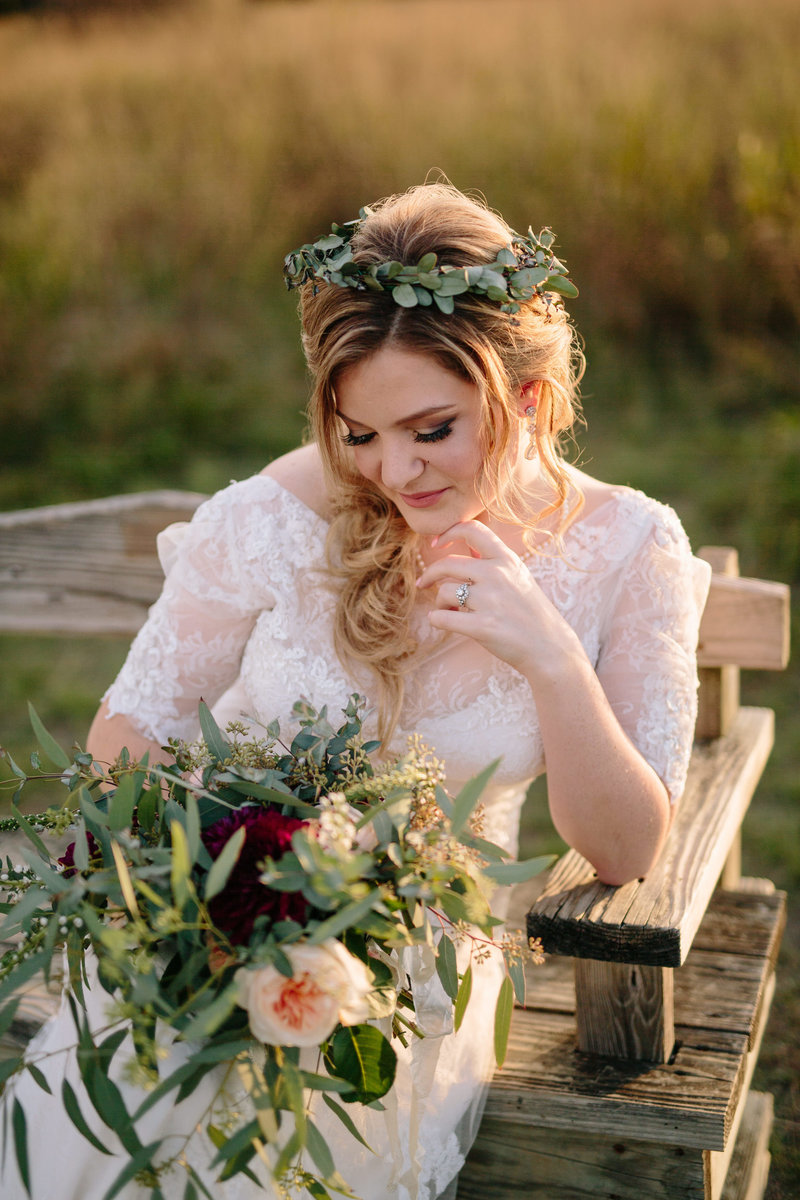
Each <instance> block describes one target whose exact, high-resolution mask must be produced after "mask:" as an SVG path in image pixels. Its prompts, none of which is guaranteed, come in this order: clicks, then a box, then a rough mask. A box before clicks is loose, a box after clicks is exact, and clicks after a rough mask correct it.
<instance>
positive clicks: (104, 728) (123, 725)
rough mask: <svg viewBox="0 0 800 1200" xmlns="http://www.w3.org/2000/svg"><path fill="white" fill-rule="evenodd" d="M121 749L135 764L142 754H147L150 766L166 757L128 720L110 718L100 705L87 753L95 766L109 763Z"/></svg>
mask: <svg viewBox="0 0 800 1200" xmlns="http://www.w3.org/2000/svg"><path fill="white" fill-rule="evenodd" d="M123 747H127V749H128V751H129V752H130V755H131V758H132V759H133V760H134V761H136V760H137V759H140V758H143V757H144V755H145V754H149V756H150V762H151V763H155V762H163V760H164V758H165V757H167V756H166V755H165V751H164V750H162V749H161V746H160V745H159V744H158V742H153V741H150V740H149V739H148V738H146V737H143V736H142V734H141V733H139V732H138V730H137V729H136V727H135V726H134V725H133V724H132V723H131V722H130V721H129V720H128V718H127V717H124V716H121V715H120V714H119V713H116V714H115V715H114V716H111V717H110V716H109V715H108V707H107V705H106V703H105V701H103V703H102V704H101V705H100V708H99V709H98V710H97V714H96V715H95V718H94V720H93V721H92V726H91V729H90V730H89V736H88V738H87V749H88V751H89V753H90V754H91V755H92V758H94V759H96V760H97V762H99V763H112V762H114V760H115V759H116V758H117V757H118V756H119V752H120V750H122V748H123Z"/></svg>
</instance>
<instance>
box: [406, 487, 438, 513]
mask: <svg viewBox="0 0 800 1200" xmlns="http://www.w3.org/2000/svg"><path fill="white" fill-rule="evenodd" d="M446 491H447V488H439V490H438V491H436V492H416V493H415V494H414V495H413V496H406V495H403V493H402V492H401V493H400V499H401V500H402V501H403V503H404V504H408V505H410V506H411V508H429V507H430V506H431V505H432V504H435V503H436V501H437V500H438V499H439V497H440V496H443V495H444V493H445V492H446Z"/></svg>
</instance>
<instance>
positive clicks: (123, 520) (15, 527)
mask: <svg viewBox="0 0 800 1200" xmlns="http://www.w3.org/2000/svg"><path fill="white" fill-rule="evenodd" d="M203 499H204V497H203V496H201V495H200V494H198V493H194V492H178V491H162V492H142V493H135V494H132V495H129V496H113V497H110V498H109V499H107V500H88V501H85V502H83V503H80V504H57V505H52V506H48V507H45V508H36V509H26V510H23V511H20V512H11V513H0V631H2V632H6V633H53V634H72V635H75V634H78V635H93V634H117V635H120V636H131V635H132V634H134V633H136V632H137V630H138V629H139V628H140V627H141V625H142V623H143V621H144V619H145V617H146V615H147V609H148V607H149V606H150V605H151V604H152V603H153V601H154V600H155V599H156V598H157V597H158V594H159V592H160V591H161V586H162V584H163V581H164V576H163V572H162V570H161V566H160V563H159V561H158V556H157V554H156V534H157V533H158V532H159V531H160V530H161V529H164V528H165V527H166V526H167V525H170V524H172V523H173V522H175V521H186V520H189V519H190V518H191V516H192V513H193V512H194V510H195V509H196V508H197V505H198V504H199V503H200V502H201V501H202V500H203Z"/></svg>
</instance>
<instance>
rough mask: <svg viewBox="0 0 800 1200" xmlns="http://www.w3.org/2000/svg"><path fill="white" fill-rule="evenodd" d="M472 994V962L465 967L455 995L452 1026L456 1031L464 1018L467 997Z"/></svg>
mask: <svg viewBox="0 0 800 1200" xmlns="http://www.w3.org/2000/svg"><path fill="white" fill-rule="evenodd" d="M471 995H472V963H470V965H469V966H468V967H467V969H466V971H465V972H464V974H463V976H462V979H461V986H460V987H459V989H458V995H457V996H456V1007H455V1010H454V1013H453V1027H454V1028H455V1031H456V1033H458V1031H459V1029H460V1028H461V1022H462V1021H463V1020H464V1013H465V1012H466V1011H467V1005H468V1004H469V998H470V996H471Z"/></svg>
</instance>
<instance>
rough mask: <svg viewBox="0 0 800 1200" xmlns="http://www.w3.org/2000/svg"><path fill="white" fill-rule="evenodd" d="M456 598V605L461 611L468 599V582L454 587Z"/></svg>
mask: <svg viewBox="0 0 800 1200" xmlns="http://www.w3.org/2000/svg"><path fill="white" fill-rule="evenodd" d="M456 600H457V601H458V607H459V608H460V609H461V610H462V611H463V610H464V609H465V608H466V607H467V601H468V600H469V582H467V583H460V584H459V585H458V587H457V588H456Z"/></svg>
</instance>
